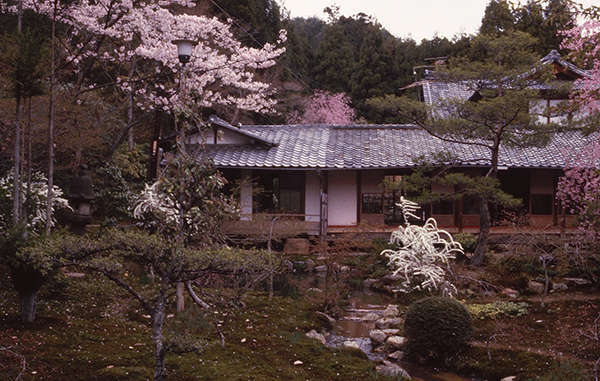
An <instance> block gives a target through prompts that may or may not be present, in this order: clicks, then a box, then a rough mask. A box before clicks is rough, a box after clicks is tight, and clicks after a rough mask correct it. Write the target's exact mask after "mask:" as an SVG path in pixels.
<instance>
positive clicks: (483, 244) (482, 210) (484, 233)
mask: <svg viewBox="0 0 600 381" xmlns="http://www.w3.org/2000/svg"><path fill="white" fill-rule="evenodd" d="M489 235H490V209H489V206H488V200H487V198H485V197H481V198H480V199H479V238H478V239H477V247H476V248H475V253H474V255H473V258H471V264H472V265H475V266H481V265H482V264H483V261H484V259H485V252H486V251H487V242H488V237H489Z"/></svg>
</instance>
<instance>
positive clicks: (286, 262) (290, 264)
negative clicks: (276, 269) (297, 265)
mask: <svg viewBox="0 0 600 381" xmlns="http://www.w3.org/2000/svg"><path fill="white" fill-rule="evenodd" d="M283 267H285V269H286V270H287V272H290V273H291V272H294V262H292V261H289V260H287V259H286V260H284V261H283Z"/></svg>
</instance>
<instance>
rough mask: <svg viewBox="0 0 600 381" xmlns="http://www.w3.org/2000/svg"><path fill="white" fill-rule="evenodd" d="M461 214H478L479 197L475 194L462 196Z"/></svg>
mask: <svg viewBox="0 0 600 381" xmlns="http://www.w3.org/2000/svg"><path fill="white" fill-rule="evenodd" d="M463 214H467V215H474V214H479V197H477V196H465V197H463Z"/></svg>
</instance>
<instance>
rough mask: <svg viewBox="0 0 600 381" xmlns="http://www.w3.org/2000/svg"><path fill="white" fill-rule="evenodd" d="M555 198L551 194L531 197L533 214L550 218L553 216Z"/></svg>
mask: <svg viewBox="0 0 600 381" xmlns="http://www.w3.org/2000/svg"><path fill="white" fill-rule="evenodd" d="M552 202H553V197H552V195H551V194H532V195H531V214H534V215H542V216H549V215H552Z"/></svg>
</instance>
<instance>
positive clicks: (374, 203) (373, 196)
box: [361, 193, 383, 214]
mask: <svg viewBox="0 0 600 381" xmlns="http://www.w3.org/2000/svg"><path fill="white" fill-rule="evenodd" d="M361 211H362V213H371V214H381V213H383V194H382V193H363V194H362V206H361Z"/></svg>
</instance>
